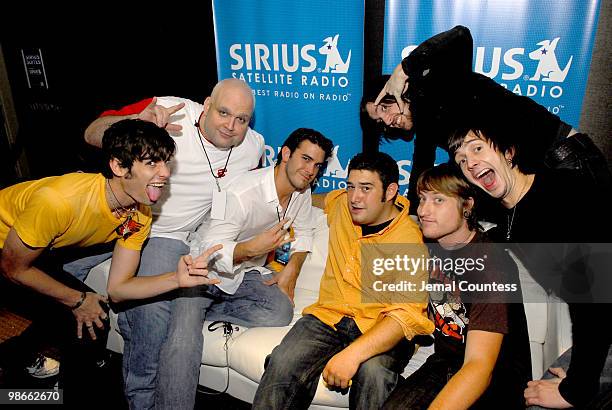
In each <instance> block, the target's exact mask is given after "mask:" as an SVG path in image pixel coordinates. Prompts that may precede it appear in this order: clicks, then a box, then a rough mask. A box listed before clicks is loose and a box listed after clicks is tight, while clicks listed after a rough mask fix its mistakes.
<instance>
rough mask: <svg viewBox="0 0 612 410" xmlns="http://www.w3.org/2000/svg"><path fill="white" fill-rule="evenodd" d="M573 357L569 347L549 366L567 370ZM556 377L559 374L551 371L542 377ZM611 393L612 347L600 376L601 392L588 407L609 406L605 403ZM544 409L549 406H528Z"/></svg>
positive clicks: (534, 408)
mask: <svg viewBox="0 0 612 410" xmlns="http://www.w3.org/2000/svg"><path fill="white" fill-rule="evenodd" d="M571 359H572V349H568V350H567V351H565V353H563V354H562V355H561V356H559V357H558V358H557V360H555V362H554V363H553V364H551V365H550V366H549V367H560V368H562V369H564V370H567V368H568V367H569V365H570V361H571ZM555 377H557V376H555V375H554V374H552V373H551V372H549V371H546V372H545V373H544V376H542V379H544V380H546V379H552V378H555ZM611 394H612V348H611V349H610V351H609V352H608V358H607V359H606V364H605V365H604V368H603V370H602V372H601V376H600V378H599V393H598V394H597V396H596V397H594V398H593V401H592V402H590V403H589V405H588V406H587V408H588V409H600V408H601V409H603V408H607V407H605V406H604V404H603V403H604V402H606V403H609V402H610V400H611V398H610V395H611ZM544 409H547V407H540V406H529V407H527V410H544Z"/></svg>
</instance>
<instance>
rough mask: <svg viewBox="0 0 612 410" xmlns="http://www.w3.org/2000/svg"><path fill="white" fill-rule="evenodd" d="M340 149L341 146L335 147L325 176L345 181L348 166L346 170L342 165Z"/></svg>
mask: <svg viewBox="0 0 612 410" xmlns="http://www.w3.org/2000/svg"><path fill="white" fill-rule="evenodd" d="M338 148H340V145H336V146H335V147H334V151H333V152H332V156H331V157H330V159H329V161H328V163H327V168H325V174H324V176H326V177H334V178H341V179H344V178H346V177H347V175H348V164H347V165H346V168H344V167H343V166H342V164H341V163H340V160H339V159H338Z"/></svg>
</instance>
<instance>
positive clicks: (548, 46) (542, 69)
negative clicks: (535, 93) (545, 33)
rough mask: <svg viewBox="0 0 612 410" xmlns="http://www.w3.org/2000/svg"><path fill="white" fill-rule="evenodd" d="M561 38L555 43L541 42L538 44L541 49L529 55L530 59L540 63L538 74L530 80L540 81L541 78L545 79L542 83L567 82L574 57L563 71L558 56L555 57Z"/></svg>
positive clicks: (555, 40) (554, 41)
mask: <svg viewBox="0 0 612 410" xmlns="http://www.w3.org/2000/svg"><path fill="white" fill-rule="evenodd" d="M559 38H560V37H557V38H555V39H554V40H553V41H550V40H544V41H540V42H539V43H538V45H539V46H540V48H538V49H537V50H534V51H532V52H531V53H529V58H531V59H532V60H536V61H537V62H538V68H536V72H535V74H534V76H533V77H531V78H530V80H533V81H538V80H539V79H540V76H542V77H543V78H542V81H554V82H557V83H561V82H563V81H564V80H565V77H566V76H567V72H568V71H569V69H570V66H571V65H572V60H573V59H574V56H570V59H569V61H568V62H567V64H566V65H565V68H564V69H563V70H561V68H560V67H559V63H558V62H557V56H556V55H555V49H556V48H557V43H558V42H559Z"/></svg>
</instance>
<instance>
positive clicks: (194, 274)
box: [176, 245, 223, 288]
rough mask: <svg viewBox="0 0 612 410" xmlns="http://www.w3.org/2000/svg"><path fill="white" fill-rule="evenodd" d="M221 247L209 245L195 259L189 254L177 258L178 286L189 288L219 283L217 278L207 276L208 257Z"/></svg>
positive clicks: (221, 246)
mask: <svg viewBox="0 0 612 410" xmlns="http://www.w3.org/2000/svg"><path fill="white" fill-rule="evenodd" d="M221 248H223V245H215V246H213V247H210V248H208V249H207V250H206V251H204V252H203V253H202V254H201V255H200V256H198V257H197V258H195V259H194V258H193V257H192V256H191V255H183V256H182V257H181V259H179V263H178V267H177V271H176V272H177V273H176V275H177V280H178V285H179V287H180V288H189V287H193V286H199V285H215V284H217V283H219V282H220V281H219V279H210V278H208V259H209V258H210V256H211V255H212V254H213V253H215V252H217V251H218V250H220V249H221Z"/></svg>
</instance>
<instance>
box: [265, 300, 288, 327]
mask: <svg viewBox="0 0 612 410" xmlns="http://www.w3.org/2000/svg"><path fill="white" fill-rule="evenodd" d="M278 293H279V295H278V296H277V298H276V299H275V301H274V307H273V308H272V309H271V310H270V317H269V318H268V319H266V322H268V324H267V326H277V327H280V326H288V325H289V323H291V320H292V319H293V303H291V300H290V299H289V297H287V295H285V294H284V293H282V292H280V291H279V292H278Z"/></svg>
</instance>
